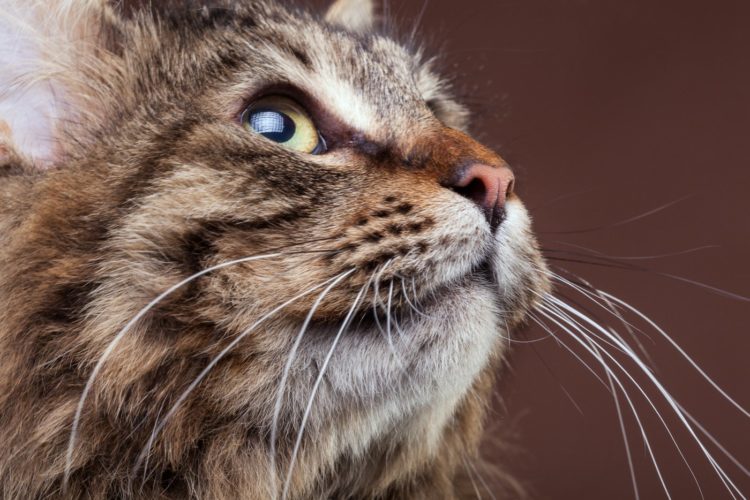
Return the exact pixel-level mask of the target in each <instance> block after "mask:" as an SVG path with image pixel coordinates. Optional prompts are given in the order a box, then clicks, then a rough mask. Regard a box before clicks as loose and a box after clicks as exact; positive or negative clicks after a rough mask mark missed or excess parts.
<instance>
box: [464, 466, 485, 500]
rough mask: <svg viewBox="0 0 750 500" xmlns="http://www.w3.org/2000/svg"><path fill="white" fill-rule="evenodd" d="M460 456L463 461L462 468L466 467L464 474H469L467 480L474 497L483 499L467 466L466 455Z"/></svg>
mask: <svg viewBox="0 0 750 500" xmlns="http://www.w3.org/2000/svg"><path fill="white" fill-rule="evenodd" d="M461 458H462V460H463V462H464V469H466V474H467V475H468V476H469V481H471V486H472V487H473V488H474V495H475V497H476V498H477V500H483V497H482V494H481V493H480V492H479V488H478V487H477V482H476V481H475V480H474V474H473V473H472V470H471V468H470V467H469V461H468V460H466V457H461Z"/></svg>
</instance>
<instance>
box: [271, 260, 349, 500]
mask: <svg viewBox="0 0 750 500" xmlns="http://www.w3.org/2000/svg"><path fill="white" fill-rule="evenodd" d="M354 271H355V269H352V270H350V271H348V272H346V273H344V274H341V275H339V277H338V278H336V279H335V280H334V281H333V283H331V284H330V285H328V286H327V287H326V289H325V290H323V291H322V292H321V294H320V295H319V296H318V298H317V300H316V301H315V303H314V304H313V305H312V307H311V308H310V312H309V313H308V315H307V318H305V321H304V323H303V324H302V328H300V331H299V334H298V335H297V338H296V340H295V341H294V344H293V345H292V348H291V350H290V351H289V355H288V357H287V362H286V365H285V366H284V372H283V374H282V376H281V382H280V383H279V389H278V391H277V393H276V404H275V405H274V410H273V420H272V422H271V442H270V451H269V454H270V459H271V465H270V473H271V478H272V479H271V485H272V489H273V495H272V497H271V498H273V499H275V498H277V497H278V494H279V492H278V485H277V484H276V481H277V475H278V472H277V470H276V440H277V439H278V425H279V416H280V415H281V406H282V402H283V398H284V390H285V389H286V384H287V380H288V378H289V372H290V371H291V369H292V364H293V363H294V360H295V358H296V356H297V350H298V349H299V346H300V344H301V343H302V338H303V337H304V335H305V332H307V328H308V327H309V326H310V322H311V321H312V318H313V315H314V314H315V312H316V311H317V310H318V307H320V304H321V302H323V299H325V297H326V296H327V295H328V293H330V291H331V290H332V289H333V288H334V287H335V286H336V285H338V284H339V283H341V281H342V280H344V279H345V278H347V277H348V276H350V275H351V274H352V273H353V272H354Z"/></svg>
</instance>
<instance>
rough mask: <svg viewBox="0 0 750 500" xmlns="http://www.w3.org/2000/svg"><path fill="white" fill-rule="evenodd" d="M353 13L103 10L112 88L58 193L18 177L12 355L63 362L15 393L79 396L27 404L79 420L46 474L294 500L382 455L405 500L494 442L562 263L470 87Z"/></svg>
mask: <svg viewBox="0 0 750 500" xmlns="http://www.w3.org/2000/svg"><path fill="white" fill-rule="evenodd" d="M357 3H358V2H354V3H353V4H352V5H354V4H357ZM359 3H362V2H359ZM352 5H349V2H339V3H337V4H336V5H335V6H334V7H333V8H332V9H331V11H330V12H329V15H328V17H327V19H326V20H320V19H318V18H316V17H313V16H311V15H309V14H306V13H302V12H296V11H290V10H286V9H284V8H281V7H278V6H274V5H271V4H265V3H258V2H251V3H247V4H245V3H243V2H227V4H226V5H216V6H212V7H207V8H198V9H196V8H189V7H184V6H182V7H179V6H175V7H173V8H170V9H165V10H162V11H161V12H159V13H157V14H151V13H148V14H147V13H143V12H135V13H134V14H132V15H131V16H130V17H125V16H123V15H119V14H118V15H116V14H113V13H112V12H111V11H109V10H107V11H104V12H105V13H104V14H102V13H101V11H98V12H99V13H98V14H97V17H96V19H97V20H98V21H97V22H100V23H102V24H101V26H99V27H98V28H96V30H95V31H96V32H97V34H98V39H99V40H100V45H99V47H97V48H96V50H94V49H91V48H90V47H84V48H83V49H80V50H79V52H80V53H81V54H83V53H84V52H86V53H87V54H89V57H91V61H96V62H92V63H91V64H90V65H89V66H88V67H85V68H84V67H81V66H80V65H77V66H75V69H76V70H77V71H78V73H77V74H74V75H72V76H71V75H69V76H68V77H67V78H70V79H71V80H70V81H65V80H61V81H60V82H57V83H55V85H57V86H58V87H57V88H62V89H65V88H66V84H67V85H69V87H68V88H77V89H79V91H78V92H73V91H68V92H67V93H66V92H62V93H60V92H58V93H57V94H56V95H57V96H62V97H59V99H60V100H61V101H62V104H61V105H59V106H57V107H56V108H55V110H56V113H57V114H59V113H62V112H68V113H69V114H70V117H71V121H74V122H77V123H76V124H67V125H66V123H65V121H64V120H57V121H55V120H53V119H50V120H51V121H50V123H52V126H51V127H50V134H51V135H52V136H53V137H54V147H53V148H52V149H51V150H50V151H51V153H50V155H51V157H52V158H53V159H52V160H47V164H48V167H47V168H46V169H44V171H42V172H40V171H39V169H38V168H37V169H34V168H32V167H24V169H23V172H24V174H20V175H19V174H10V173H7V174H6V175H7V176H8V177H9V178H10V179H11V180H10V181H9V183H8V187H6V188H5V189H6V190H8V193H11V194H12V195H13V196H14V198H15V199H17V200H18V199H20V198H21V197H26V196H30V195H29V193H33V201H29V202H28V203H25V202H24V203H21V202H19V203H18V207H17V208H15V209H14V210H13V211H12V212H11V211H10V210H9V212H8V213H7V214H4V215H5V217H6V221H10V220H11V219H12V220H13V221H14V222H13V227H14V230H13V231H10V233H9V234H11V235H12V236H9V237H7V247H8V248H7V249H6V250H4V252H6V255H7V256H8V258H9V259H12V260H11V261H12V262H14V263H16V264H17V267H16V269H15V270H14V271H3V272H4V273H5V276H3V278H2V284H3V291H2V300H3V305H4V306H6V307H10V308H11V310H12V311H18V312H17V313H9V314H8V317H7V318H6V319H5V323H6V327H5V328H6V330H8V331H11V332H14V333H12V334H10V335H8V338H11V337H13V336H16V337H17V336H23V335H26V336H25V337H24V341H23V342H24V345H25V346H28V349H30V350H32V349H35V350H36V351H37V352H38V353H41V354H40V355H39V356H35V357H34V359H33V360H30V359H23V360H21V361H20V362H18V363H16V364H17V367H16V368H17V369H18V370H20V371H21V372H22V373H23V374H24V377H26V378H27V379H28V380H29V383H30V384H46V385H45V387H49V384H50V383H51V382H54V383H55V384H57V385H58V386H59V384H60V383H63V382H61V381H64V383H65V384H68V386H69V387H71V388H73V389H71V390H70V391H65V394H60V393H55V392H54V391H53V392H52V393H47V394H46V395H44V394H42V395H39V396H38V399H37V400H35V401H31V402H29V403H28V406H29V408H30V409H29V410H28V411H29V412H31V411H32V410H31V409H34V411H38V410H39V409H40V408H43V407H44V406H45V405H46V404H52V402H54V403H55V404H57V405H58V406H59V403H60V400H61V399H62V400H63V401H64V402H65V405H64V408H65V410H64V411H63V412H62V413H63V414H62V415H60V414H58V413H56V414H55V422H60V423H59V424H57V426H55V425H53V423H52V422H50V423H48V424H47V425H48V426H49V427H50V428H55V429H56V431H57V432H56V433H54V434H55V436H56V437H55V438H54V439H51V440H49V441H48V442H45V443H42V444H39V448H40V450H41V449H44V450H45V453H54V454H56V456H58V457H59V456H61V454H63V453H64V452H63V449H64V450H67V463H66V469H67V470H66V471H65V474H66V475H67V476H68V477H67V481H70V482H72V484H74V485H75V484H79V486H80V485H82V484H85V478H86V475H87V474H90V473H91V472H86V471H87V470H88V471H91V467H96V466H94V465H92V460H93V458H92V457H94V456H102V455H103V456H111V455H112V453H113V450H114V449H116V450H117V454H118V456H119V457H120V458H121V459H122V457H125V458H124V459H122V462H123V463H126V464H127V465H128V466H129V467H130V468H131V469H132V470H135V472H136V473H138V474H142V475H143V477H144V478H147V479H149V480H151V479H153V478H154V477H157V478H158V477H161V476H160V475H163V474H164V473H165V471H170V474H172V475H177V476H179V477H180V478H181V479H180V481H183V482H186V483H190V481H193V482H194V483H195V484H193V483H190V484H191V487H192V488H196V489H201V488H203V490H201V491H206V492H208V491H214V492H215V491H218V490H216V489H215V488H218V487H219V486H216V485H218V484H221V483H222V480H223V482H224V483H226V482H227V481H226V479H227V478H228V477H229V478H232V480H231V481H230V482H234V485H235V486H236V487H237V488H240V487H241V486H240V483H241V485H242V487H244V488H245V490H243V491H250V490H249V488H256V489H255V490H252V491H254V492H255V493H258V492H264V494H273V493H276V494H278V493H279V492H281V490H282V489H283V490H284V491H286V492H287V493H288V494H289V495H290V496H294V497H296V496H300V495H305V494H310V493H311V492H312V491H323V490H322V489H320V488H329V491H336V490H337V488H338V489H341V488H344V485H346V488H348V489H349V490H356V488H365V486H363V484H365V483H367V481H368V474H363V472H362V471H361V470H359V469H357V468H356V467H355V466H354V465H353V464H356V463H358V462H359V461H362V460H365V459H367V460H372V456H376V457H381V458H387V457H390V458H391V459H392V460H393V459H398V460H402V461H403V463H404V464H408V465H404V469H403V471H401V472H402V473H403V474H404V475H408V474H407V472H408V471H412V472H413V471H415V470H422V469H423V468H427V467H428V464H430V463H434V462H435V461H436V460H438V457H439V456H440V455H441V453H443V452H444V451H445V447H446V446H448V444H447V443H449V442H451V443H453V439H454V438H453V437H451V434H457V435H459V436H460V439H459V440H460V441H461V440H462V441H463V443H462V445H461V446H463V447H466V446H468V447H471V445H470V443H471V442H475V441H476V439H477V437H478V436H477V432H478V425H479V424H478V423H477V422H474V420H477V421H481V413H482V409H481V408H482V405H481V404H477V403H473V402H471V401H469V399H471V397H470V395H471V394H472V391H479V392H480V393H481V394H485V393H487V392H488V390H489V387H488V386H487V384H486V381H485V379H486V377H487V374H488V373H489V372H490V370H491V368H492V366H493V360H494V361H497V360H498V359H500V358H501V357H502V355H503V346H504V345H505V344H504V343H503V341H502V340H503V338H505V337H508V336H509V335H511V332H510V330H511V329H512V328H513V327H515V326H518V325H519V324H520V323H521V322H522V321H523V319H524V317H525V315H526V313H527V311H528V310H529V308H530V307H532V305H533V304H534V302H535V300H536V297H537V296H538V294H541V293H542V292H543V291H544V290H545V289H546V287H547V284H546V281H545V279H544V277H543V276H544V273H543V269H544V263H543V261H542V259H541V257H540V254H539V251H538V249H537V245H536V242H535V240H534V237H533V235H532V233H531V230H530V222H529V217H528V214H527V212H526V210H525V209H524V207H523V205H522V203H521V201H520V200H519V199H518V197H517V196H515V195H514V194H513V192H512V176H511V174H510V170H509V168H508V167H507V166H506V165H505V164H504V162H503V161H502V159H501V158H500V157H499V156H497V155H496V154H495V153H493V152H491V151H489V150H488V149H487V148H485V147H484V146H482V145H480V144H478V143H476V142H475V141H474V140H473V139H471V138H470V137H469V136H468V135H466V132H465V130H466V113H465V111H464V110H463V108H462V107H461V106H460V105H459V104H457V103H456V102H454V101H453V100H452V99H451V96H450V89H449V86H448V85H447V84H446V83H445V82H444V81H443V80H441V79H440V78H439V77H438V76H437V75H436V74H435V73H434V72H433V71H432V70H431V68H430V65H429V63H425V62H424V61H423V59H422V57H421V56H420V55H419V54H418V53H417V54H415V53H413V52H412V51H409V50H407V49H406V48H404V47H403V46H401V45H399V44H398V43H396V42H395V41H394V40H393V39H391V38H388V37H386V36H383V35H380V34H377V33H375V32H374V31H372V30H371V24H372V20H371V19H370V17H369V15H367V14H368V12H369V11H368V10H367V8H366V9H365V10H364V13H365V14H364V15H363V14H362V12H363V11H362V10H361V7H362V5H359V6H358V7H359V8H356V9H355V8H354V7H352ZM355 7H357V6H356V5H355ZM152 15H155V16H156V17H152ZM39 50H40V51H41V49H39ZM105 51H106V52H105ZM91 52H95V53H96V54H94V55H91ZM81 57H82V56H81ZM91 68H94V69H91ZM96 77H99V78H98V79H97V78H96ZM73 81H77V85H78V86H77V87H75V86H74V85H72V84H71V83H70V82H73ZM80 89H84V90H80ZM94 94H95V95H96V100H93V99H89V100H88V101H86V99H85V98H84V97H86V98H88V96H90V95H94ZM61 109H62V110H63V111H60V110H61ZM57 114H54V115H53V114H49V115H48V116H47V118H49V117H50V116H57ZM14 119H15V122H14ZM14 119H13V118H12V119H10V120H6V121H7V122H8V123H9V124H10V125H9V128H10V129H11V130H12V129H13V128H14V127H13V124H14V123H21V121H19V120H20V119H18V117H17V116H16V117H15V118H14ZM17 128H18V130H21V127H17ZM7 144H9V145H12V144H13V143H12V140H10V139H9V140H8V141H7ZM8 147H11V146H8ZM45 158H46V156H45ZM6 162H7V163H10V160H6ZM17 162H18V160H17ZM38 163H39V162H37V164H38ZM8 172H10V170H8ZM472 172H480V173H478V174H476V175H474V174H472ZM30 179H33V180H30ZM11 190H13V191H11ZM9 196H10V195H9ZM488 197H489V198H488ZM490 198H491V199H490ZM488 199H489V201H488ZM8 224H10V223H8ZM32 248H33V249H36V250H37V251H35V252H33V253H31V254H30V253H29V252H28V251H29V249H32ZM196 275H198V276H196ZM181 282H182V283H183V284H182V285H180V286H174V285H175V284H179V283H181ZM43 283H44V284H45V285H44V286H42V284H43ZM19 290H24V293H18V291H19ZM165 290H167V291H168V293H167V294H163V295H161V296H160V294H162V293H163V292H164V291H165ZM155 297H159V300H158V301H155V302H150V301H151V300H152V299H154V298H155ZM30 318H36V319H35V320H33V321H32V320H31V319H30ZM133 318H136V319H137V321H136V322H133V321H132V320H133ZM34 322H37V323H36V324H41V325H43V328H42V330H43V333H39V334H34V333H28V332H29V330H30V329H31V326H32V325H33V324H34ZM11 349H12V348H11V347H9V346H8V343H7V342H6V343H5V345H4V346H3V347H2V348H0V351H2V350H6V351H10V350H11ZM40 357H41V359H39V358H40ZM480 389H481V390H480ZM82 394H83V396H84V397H81V396H82ZM7 401H10V398H8V399H7ZM63 422H64V423H63ZM71 422H75V423H74V424H73V438H71V439H66V438H67V436H68V432H69V431H70V427H69V425H70V423H71ZM456 422H466V423H465V425H464V424H461V425H458V424H456ZM472 422H473V423H472ZM17 425H18V428H22V427H23V425H22V424H20V423H18V424H17ZM456 425H458V427H459V428H460V429H459V430H457V429H456ZM114 429H121V431H122V432H123V436H125V435H127V436H128V437H127V438H124V437H123V438H122V439H121V440H119V441H118V443H117V445H116V446H113V445H112V444H111V443H109V441H108V440H107V439H105V438H104V437H103V436H104V435H106V434H107V433H114V434H118V433H119V432H120V431H115V430H114ZM50 432H52V431H50ZM63 443H64V444H65V446H63ZM384 443H385V444H384ZM467 443H469V444H467ZM451 446H459V445H457V444H455V443H454V444H452V445H451ZM394 447H400V451H399V452H395V451H393V449H394ZM227 450H230V451H227ZM373 450H379V451H377V452H376V451H373ZM232 451H234V455H232ZM269 451H270V453H269ZM198 455H200V458H199V459H196V457H197V456H198ZM240 455H241V456H242V457H243V459H244V460H246V461H249V462H250V465H248V464H245V465H243V467H244V469H243V472H242V473H241V474H239V473H237V472H236V471H234V470H233V469H230V470H229V471H223V472H217V471H215V470H214V472H213V474H214V477H212V478H211V479H210V480H209V479H206V477H205V475H206V470H205V467H207V466H206V465H205V463H206V462H204V461H209V459H213V460H219V461H221V460H229V458H227V457H230V456H232V457H234V458H233V460H238V459H237V456H240ZM146 457H148V458H147V460H146ZM367 457H369V458H367ZM394 457H396V458H394ZM191 460H193V462H192V463H195V461H196V460H198V462H199V463H200V464H202V465H200V466H199V467H198V469H200V470H199V471H195V470H193V471H191V474H188V473H187V472H185V471H186V470H187V469H190V467H194V466H192V465H187V464H188V463H189V462H190V461H191ZM376 460H377V458H376ZM440 460H442V459H440ZM451 460H454V459H451ZM342 463H346V464H349V466H350V469H347V468H343V469H342V468H341V464H342ZM58 464H59V462H58ZM233 464H234V462H233ZM36 467H41V468H43V469H45V466H44V465H36ZM57 467H58V468H57V469H56V470H57V476H54V474H52V473H51V472H50V470H51V469H45V470H46V471H47V474H48V476H50V477H51V478H52V479H50V481H51V483H50V484H53V483H54V481H59V480H60V477H59V473H60V471H59V465H58V466H57ZM201 467H203V469H201ZM232 467H235V465H232ZM295 467H296V468H295ZM334 467H338V470H337V479H336V480H335V481H334V480H332V479H330V478H329V479H328V480H327V481H328V482H327V483H326V482H325V481H323V480H322V479H321V478H324V477H327V474H329V473H330V471H332V470H333V468H334ZM212 470H213V469H212ZM269 470H270V471H271V476H269V472H268V471H269ZM347 470H350V473H349V474H347V473H346V471H347ZM201 474H203V476H201ZM373 474H374V473H373ZM385 475H386V476H387V477H388V478H390V479H388V480H386V479H384V478H383V477H380V476H378V478H377V481H375V480H374V479H373V478H369V479H370V480H372V481H375V482H378V484H379V486H378V487H379V488H381V489H382V490H383V491H385V490H387V488H388V487H390V485H391V484H392V482H394V481H395V480H396V479H395V478H396V477H397V476H399V473H396V472H389V473H388V474H385ZM216 476H221V477H218V478H217V477H216ZM391 476H393V477H391ZM287 478H288V480H287V481H285V479H287ZM363 478H364V479H363ZM201 480H202V481H203V482H201ZM76 481H78V483H76ZM389 481H391V482H389ZM209 482H210V483H211V484H214V486H210V487H209V486H206V485H207V484H208V483H209ZM148 484H151V483H148ZM154 484H155V486H154V488H160V487H163V484H161V483H159V482H158V481H156V482H155V483H154ZM321 484H328V486H325V487H324V486H321ZM332 484H335V486H331V485H332ZM368 484H369V483H368ZM259 485H260V486H259ZM80 487H81V488H83V487H84V486H80ZM211 488H214V489H213V490H211ZM316 488H317V489H316ZM362 491H364V490H362Z"/></svg>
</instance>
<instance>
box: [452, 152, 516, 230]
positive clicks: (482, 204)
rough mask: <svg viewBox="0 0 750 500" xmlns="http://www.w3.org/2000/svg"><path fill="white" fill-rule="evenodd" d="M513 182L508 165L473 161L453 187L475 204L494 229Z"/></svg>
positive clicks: (501, 214) (501, 217)
mask: <svg viewBox="0 0 750 500" xmlns="http://www.w3.org/2000/svg"><path fill="white" fill-rule="evenodd" d="M514 184H515V178H514V177H513V172H511V170H510V169H509V168H508V167H506V166H504V165H503V166H499V167H491V166H489V165H483V164H481V163H475V164H473V165H471V166H470V167H469V168H467V169H466V171H465V172H464V173H463V175H462V176H461V177H460V179H459V180H458V182H456V184H455V185H454V186H453V189H454V190H455V191H456V192H457V193H459V194H460V195H461V196H464V197H465V198H468V199H469V200H471V201H473V202H474V203H476V204H477V206H478V207H479V208H480V209H481V210H482V211H483V212H484V215H485V217H486V218H487V222H488V223H489V225H490V227H491V228H492V230H493V231H494V230H495V229H497V227H498V226H499V225H500V222H502V219H503V215H504V211H505V202H506V200H507V199H508V197H509V196H510V195H511V194H512V193H513V185H514Z"/></svg>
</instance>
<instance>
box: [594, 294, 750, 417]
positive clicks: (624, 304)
mask: <svg viewBox="0 0 750 500" xmlns="http://www.w3.org/2000/svg"><path fill="white" fill-rule="evenodd" d="M600 293H601V294H602V295H603V296H605V297H607V298H609V299H610V300H612V301H613V302H616V303H618V304H620V305H621V306H622V307H624V308H626V309H628V310H629V311H630V312H632V313H633V314H635V315H637V316H638V317H639V318H641V319H642V320H643V321H645V322H646V323H648V324H649V325H650V326H651V327H652V328H653V329H654V330H656V331H657V332H659V334H660V335H661V336H662V337H664V338H665V339H666V340H667V342H669V343H670V344H671V345H672V347H674V348H675V349H676V350H677V352H679V353H680V355H682V357H683V358H685V359H686V360H687V361H688V363H690V365H691V366H692V367H693V368H694V369H695V370H696V371H697V372H698V373H699V374H700V375H701V376H702V377H703V379H704V380H706V382H708V383H709V384H711V386H712V387H713V388H714V389H715V390H716V391H717V392H718V393H719V394H721V395H722V396H723V397H724V399H726V400H727V401H729V403H731V404H732V406H734V407H735V408H737V409H738V410H739V411H740V412H741V413H742V414H743V415H744V416H746V417H748V418H750V412H748V411H747V410H746V409H745V408H743V407H742V405H740V404H739V403H738V402H737V401H735V400H734V399H733V398H732V397H731V396H730V395H729V394H727V392H726V391H725V390H724V389H722V388H721V386H719V384H717V383H716V382H715V381H714V380H713V379H712V378H711V377H710V376H709V375H708V374H707V373H706V372H705V371H703V369H702V368H701V367H700V365H698V363H696V362H695V360H694V359H693V358H692V357H690V355H689V354H688V353H687V352H685V350H684V349H683V348H682V347H681V346H680V345H679V344H678V343H677V342H675V341H674V340H673V339H672V337H670V336H669V335H667V332H665V331H664V330H663V329H662V328H661V327H660V326H659V325H657V324H656V322H654V321H653V320H652V319H651V318H649V317H648V316H646V315H645V314H643V313H642V312H641V311H639V310H638V309H636V308H635V307H633V306H631V305H630V304H628V303H627V302H625V301H624V300H622V299H619V298H617V297H615V296H614V295H610V294H608V293H607V292H600Z"/></svg>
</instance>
